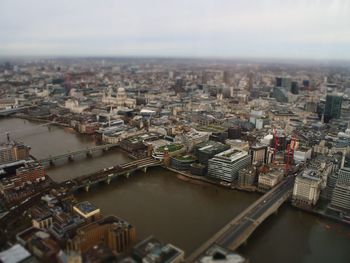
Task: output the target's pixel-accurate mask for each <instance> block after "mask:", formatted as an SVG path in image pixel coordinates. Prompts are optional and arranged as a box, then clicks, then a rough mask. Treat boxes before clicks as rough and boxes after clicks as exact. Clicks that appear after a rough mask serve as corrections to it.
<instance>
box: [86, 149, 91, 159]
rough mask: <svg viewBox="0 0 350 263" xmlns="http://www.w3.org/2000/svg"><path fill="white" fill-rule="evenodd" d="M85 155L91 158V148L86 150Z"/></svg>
mask: <svg viewBox="0 0 350 263" xmlns="http://www.w3.org/2000/svg"><path fill="white" fill-rule="evenodd" d="M86 157H88V158H91V157H92V150H88V151H87V152H86Z"/></svg>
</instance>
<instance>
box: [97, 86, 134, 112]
mask: <svg viewBox="0 0 350 263" xmlns="http://www.w3.org/2000/svg"><path fill="white" fill-rule="evenodd" d="M102 103H105V104H108V105H114V106H117V107H119V108H120V107H127V108H135V107H136V100H135V99H131V98H128V96H127V94H126V91H125V89H124V88H118V91H117V94H112V89H111V88H109V89H108V92H107V93H103V96H102Z"/></svg>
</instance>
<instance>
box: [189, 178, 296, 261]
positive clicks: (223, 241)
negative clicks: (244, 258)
mask: <svg viewBox="0 0 350 263" xmlns="http://www.w3.org/2000/svg"><path fill="white" fill-rule="evenodd" d="M293 185H294V176H289V177H287V178H285V179H284V180H283V181H282V182H281V183H280V184H279V185H277V186H276V187H274V188H273V189H272V190H270V191H269V192H267V193H266V194H264V195H263V196H262V197H260V198H259V199H258V200H257V201H255V202H254V203H253V204H252V205H250V206H249V207H248V208H247V209H245V210H244V211H243V212H241V213H240V214H239V215H238V216H237V217H235V218H234V219H232V220H231V221H230V222H229V223H228V224H226V225H225V226H224V227H223V228H222V229H220V230H219V231H218V232H217V233H216V234H215V235H214V236H212V237H211V238H210V239H209V240H208V241H207V242H205V243H204V244H203V245H202V246H200V247H199V248H198V249H197V250H196V251H194V252H193V253H192V254H191V255H190V256H189V257H188V258H187V259H186V262H195V261H196V259H198V258H199V257H200V256H201V255H202V254H203V253H204V252H205V251H206V250H207V249H208V248H210V247H211V246H212V245H214V244H216V245H219V246H221V247H224V248H227V249H230V250H232V251H234V250H236V249H237V248H238V247H239V246H241V245H242V244H243V243H245V242H246V241H247V239H248V238H249V236H250V235H251V234H252V233H253V232H254V230H255V229H256V228H257V227H258V226H259V225H260V224H261V223H262V222H263V221H264V220H265V219H266V218H267V217H268V216H270V215H271V214H273V213H275V212H276V211H277V210H278V208H279V207H280V206H281V205H282V204H283V203H284V202H285V201H286V200H287V199H288V198H289V197H290V196H291V194H292V191H293Z"/></svg>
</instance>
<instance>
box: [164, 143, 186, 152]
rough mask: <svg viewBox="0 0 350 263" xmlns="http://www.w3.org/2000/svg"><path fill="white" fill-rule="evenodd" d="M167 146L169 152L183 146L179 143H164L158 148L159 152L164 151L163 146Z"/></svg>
mask: <svg viewBox="0 0 350 263" xmlns="http://www.w3.org/2000/svg"><path fill="white" fill-rule="evenodd" d="M166 147H167V148H168V151H169V152H175V151H178V150H180V149H181V148H182V147H183V146H182V145H181V144H169V145H164V146H161V147H159V148H158V151H159V152H164V149H165V148H166Z"/></svg>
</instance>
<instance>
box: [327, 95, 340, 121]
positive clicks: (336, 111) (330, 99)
mask: <svg viewBox="0 0 350 263" xmlns="http://www.w3.org/2000/svg"><path fill="white" fill-rule="evenodd" d="M342 102H343V97H342V96H339V95H327V97H326V105H325V109H324V115H325V118H326V119H328V120H329V119H332V118H335V119H338V118H339V117H340V113H341V105H342Z"/></svg>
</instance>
